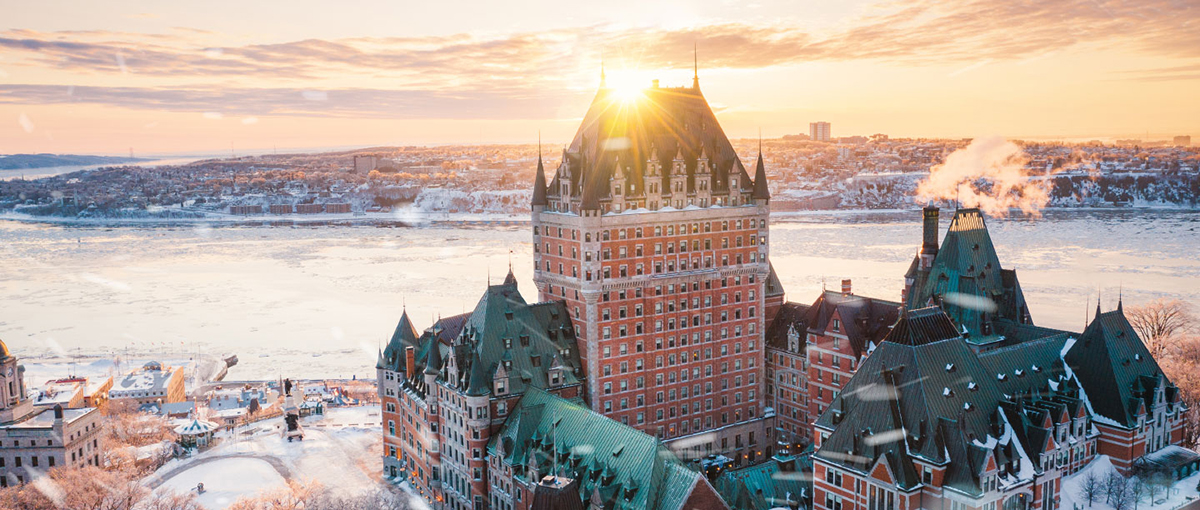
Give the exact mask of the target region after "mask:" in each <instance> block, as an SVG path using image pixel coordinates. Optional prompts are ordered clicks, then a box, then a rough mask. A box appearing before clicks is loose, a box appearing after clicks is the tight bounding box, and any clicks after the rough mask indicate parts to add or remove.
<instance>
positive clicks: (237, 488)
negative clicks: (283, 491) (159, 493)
mask: <svg viewBox="0 0 1200 510" xmlns="http://www.w3.org/2000/svg"><path fill="white" fill-rule="evenodd" d="M200 483H203V484H204V486H205V487H204V493H202V494H200V495H199V496H198V497H197V499H199V500H200V504H202V505H204V506H205V508H208V509H209V510H222V509H224V508H226V507H228V506H229V505H231V504H233V502H235V501H237V500H238V499H239V498H241V497H243V496H246V495H253V494H257V493H258V492H260V491H263V490H269V489H273V488H277V487H282V486H284V485H286V483H287V481H286V480H284V478H283V477H282V476H280V474H279V473H278V472H277V471H275V468H273V467H271V464H269V463H267V462H266V461H264V460H260V459H253V458H236V457H235V458H228V459H220V460H216V461H213V462H210V463H206V464H201V465H197V466H196V467H193V468H191V469H188V470H187V471H184V472H182V473H180V474H179V475H177V476H175V477H173V478H171V479H170V480H167V481H166V483H164V484H163V485H162V487H163V488H165V489H170V490H173V491H175V492H179V493H184V492H190V491H195V489H196V486H197V484H200Z"/></svg>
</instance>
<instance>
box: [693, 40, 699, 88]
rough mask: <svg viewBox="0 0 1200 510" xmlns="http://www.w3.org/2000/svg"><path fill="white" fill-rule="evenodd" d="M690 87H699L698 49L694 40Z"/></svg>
mask: <svg viewBox="0 0 1200 510" xmlns="http://www.w3.org/2000/svg"><path fill="white" fill-rule="evenodd" d="M692 88H694V89H699V88H700V49H699V46H698V45H697V44H696V42H695V41H693V42H692Z"/></svg>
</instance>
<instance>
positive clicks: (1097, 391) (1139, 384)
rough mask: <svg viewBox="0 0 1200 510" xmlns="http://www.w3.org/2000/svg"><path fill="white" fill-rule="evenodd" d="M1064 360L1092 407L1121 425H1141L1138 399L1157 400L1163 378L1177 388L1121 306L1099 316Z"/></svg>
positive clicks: (1150, 402)
mask: <svg viewBox="0 0 1200 510" xmlns="http://www.w3.org/2000/svg"><path fill="white" fill-rule="evenodd" d="M1065 359H1066V361H1067V363H1068V364H1069V365H1070V366H1071V369H1072V370H1074V371H1075V376H1076V377H1078V378H1079V383H1080V384H1081V385H1082V386H1083V388H1084V391H1086V392H1087V394H1088V395H1091V396H1093V398H1091V403H1092V408H1093V409H1094V410H1095V411H1096V412H1097V413H1098V414H1100V415H1102V416H1103V417H1105V418H1108V419H1110V420H1112V421H1114V422H1116V423H1117V424H1119V425H1121V426H1123V427H1134V426H1136V425H1137V411H1138V408H1139V406H1140V405H1139V404H1140V403H1141V402H1144V403H1146V404H1147V405H1150V404H1152V403H1153V401H1152V400H1150V399H1153V398H1154V394H1155V391H1156V390H1157V389H1158V385H1159V384H1162V383H1160V381H1164V382H1165V384H1167V385H1168V387H1169V388H1173V385H1171V383H1170V381H1167V380H1166V379H1165V377H1163V373H1162V369H1161V368H1159V366H1158V363H1156V362H1155V361H1154V357H1153V356H1151V355H1150V351H1148V350H1147V349H1146V345H1145V344H1144V343H1142V340H1141V338H1140V337H1138V334H1137V331H1135V330H1134V329H1133V326H1132V325H1131V324H1130V323H1129V320H1128V319H1126V318H1125V313H1124V311H1123V310H1122V309H1121V308H1118V309H1117V310H1114V311H1111V312H1106V313H1101V314H1099V315H1097V316H1096V318H1095V319H1094V320H1092V322H1091V324H1088V327H1087V329H1084V330H1083V334H1081V335H1080V336H1079V339H1078V340H1077V341H1076V342H1075V343H1074V344H1072V345H1071V348H1070V350H1069V351H1067V353H1066V356H1065Z"/></svg>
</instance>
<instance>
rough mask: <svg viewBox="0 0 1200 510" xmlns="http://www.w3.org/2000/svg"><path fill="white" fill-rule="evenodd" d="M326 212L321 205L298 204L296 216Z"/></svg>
mask: <svg viewBox="0 0 1200 510" xmlns="http://www.w3.org/2000/svg"><path fill="white" fill-rule="evenodd" d="M323 212H325V207H324V206H322V205H321V204H296V214H320V213H323Z"/></svg>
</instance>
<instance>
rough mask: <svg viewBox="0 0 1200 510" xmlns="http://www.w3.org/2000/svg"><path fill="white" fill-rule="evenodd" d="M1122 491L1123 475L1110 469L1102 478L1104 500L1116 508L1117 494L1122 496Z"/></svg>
mask: <svg viewBox="0 0 1200 510" xmlns="http://www.w3.org/2000/svg"><path fill="white" fill-rule="evenodd" d="M1124 493H1125V477H1123V476H1121V474H1120V473H1118V472H1116V471H1110V472H1109V473H1108V476H1107V477H1105V478H1104V501H1105V502H1106V503H1108V504H1109V505H1111V506H1112V507H1113V508H1116V506H1117V500H1118V499H1119V498H1118V496H1124Z"/></svg>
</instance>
